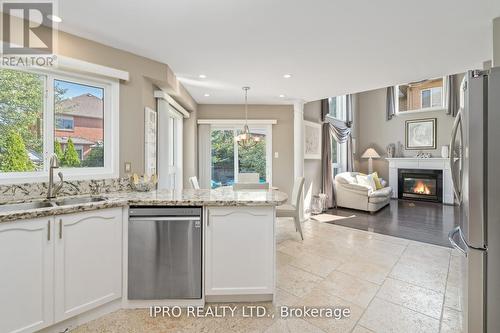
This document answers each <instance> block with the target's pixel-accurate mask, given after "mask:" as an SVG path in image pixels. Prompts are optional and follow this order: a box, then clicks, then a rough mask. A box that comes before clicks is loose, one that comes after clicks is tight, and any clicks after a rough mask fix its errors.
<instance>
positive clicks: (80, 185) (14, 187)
mask: <svg viewBox="0 0 500 333" xmlns="http://www.w3.org/2000/svg"><path fill="white" fill-rule="evenodd" d="M47 187H48V183H47V182H43V183H25V184H11V185H0V204H2V203H5V202H11V201H23V200H28V199H43V198H45V197H46V195H47ZM130 190H131V187H130V180H129V178H112V179H99V180H75V181H64V185H63V187H62V189H61V191H59V193H58V196H71V195H81V194H103V193H111V192H123V191H130Z"/></svg>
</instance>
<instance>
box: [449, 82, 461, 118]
mask: <svg viewBox="0 0 500 333" xmlns="http://www.w3.org/2000/svg"><path fill="white" fill-rule="evenodd" d="M456 81H457V77H456V76H455V75H448V76H447V77H446V88H445V89H446V114H448V115H450V116H452V117H455V116H456V115H457V113H458V109H459V107H460V105H459V104H460V101H459V97H460V96H459V93H458V92H457V89H456V88H455V87H456Z"/></svg>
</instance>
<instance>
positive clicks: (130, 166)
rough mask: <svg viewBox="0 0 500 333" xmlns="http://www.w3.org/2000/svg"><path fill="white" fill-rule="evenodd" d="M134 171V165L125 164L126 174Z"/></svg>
mask: <svg viewBox="0 0 500 333" xmlns="http://www.w3.org/2000/svg"><path fill="white" fill-rule="evenodd" d="M131 171H132V163H130V162H125V172H126V173H130V172H131Z"/></svg>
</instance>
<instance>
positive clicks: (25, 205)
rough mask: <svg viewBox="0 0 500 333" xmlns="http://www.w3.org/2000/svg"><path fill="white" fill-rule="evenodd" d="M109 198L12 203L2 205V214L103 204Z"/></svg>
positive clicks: (0, 208) (0, 206)
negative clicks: (94, 203) (92, 203)
mask: <svg viewBox="0 0 500 333" xmlns="http://www.w3.org/2000/svg"><path fill="white" fill-rule="evenodd" d="M105 200H107V198H105V197H90V196H88V197H75V198H61V199H54V200H50V201H49V200H44V201H30V202H20V203H12V204H5V205H0V213H3V212H15V211H23V210H29V209H38V208H49V207H60V206H69V205H81V204H86V203H91V202H101V201H105Z"/></svg>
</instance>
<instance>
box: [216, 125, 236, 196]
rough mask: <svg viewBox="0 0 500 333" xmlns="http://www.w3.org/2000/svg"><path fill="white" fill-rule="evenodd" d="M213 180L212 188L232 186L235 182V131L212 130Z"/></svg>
mask: <svg viewBox="0 0 500 333" xmlns="http://www.w3.org/2000/svg"><path fill="white" fill-rule="evenodd" d="M211 151H212V154H211V155H212V158H211V159H212V161H211V166H212V179H211V187H212V188H217V187H220V186H231V185H233V184H234V181H235V174H234V170H235V161H234V157H235V143H234V130H232V129H214V130H212V142H211Z"/></svg>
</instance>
